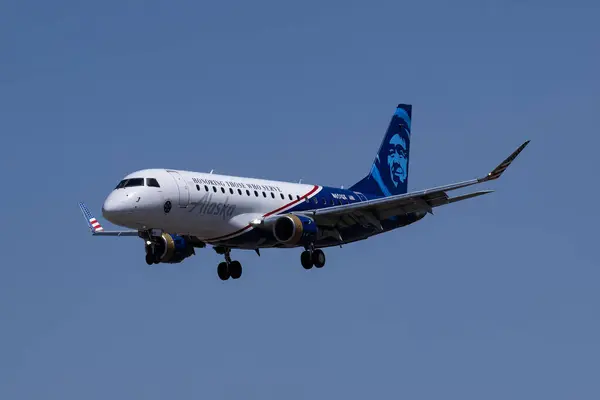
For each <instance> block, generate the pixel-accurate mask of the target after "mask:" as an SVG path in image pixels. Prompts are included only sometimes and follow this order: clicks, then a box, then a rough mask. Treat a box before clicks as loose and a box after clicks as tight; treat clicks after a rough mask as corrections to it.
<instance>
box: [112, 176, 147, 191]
mask: <svg viewBox="0 0 600 400" xmlns="http://www.w3.org/2000/svg"><path fill="white" fill-rule="evenodd" d="M133 186H144V178H130V179H123V180H122V181H121V182H120V183H119V184H118V185H117V187H116V188H115V189H123V188H127V187H133Z"/></svg>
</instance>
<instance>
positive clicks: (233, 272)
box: [229, 261, 242, 279]
mask: <svg viewBox="0 0 600 400" xmlns="http://www.w3.org/2000/svg"><path fill="white" fill-rule="evenodd" d="M229 275H230V276H231V279H239V278H240V276H242V264H240V262H239V261H232V262H231V263H229Z"/></svg>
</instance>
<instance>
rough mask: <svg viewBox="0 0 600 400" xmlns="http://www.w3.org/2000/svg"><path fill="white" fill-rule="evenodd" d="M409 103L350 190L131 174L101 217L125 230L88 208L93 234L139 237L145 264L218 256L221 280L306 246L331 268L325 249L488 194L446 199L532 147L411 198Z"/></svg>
mask: <svg viewBox="0 0 600 400" xmlns="http://www.w3.org/2000/svg"><path fill="white" fill-rule="evenodd" d="M411 122H412V105H410V104H398V106H397V107H396V109H395V112H394V114H393V115H392V118H391V120H390V123H389V125H388V128H387V131H386V132H385V136H384V138H383V141H382V142H381V145H380V147H379V150H378V152H377V154H376V156H375V159H374V160H373V163H372V165H371V169H370V170H369V172H368V174H367V175H366V176H365V177H364V178H363V179H361V180H360V181H358V182H357V183H355V184H354V185H352V186H350V187H349V188H347V189H342V188H335V187H328V186H320V185H311V184H304V183H291V182H281V181H273V180H264V179H254V178H246V177H238V176H228V175H219V174H213V173H212V171H211V172H210V173H202V172H193V171H184V170H176V169H162V168H154V169H143V170H139V171H136V172H133V173H131V174H129V175H126V176H125V177H123V178H122V180H121V181H120V182H119V184H118V185H117V186H116V187H115V188H114V190H112V192H111V193H110V194H109V195H108V197H107V198H106V199H105V201H104V204H103V206H102V215H103V217H104V218H105V219H106V220H108V221H110V222H112V223H113V224H115V225H118V226H121V227H125V228H129V230H119V231H108V230H104V228H103V227H102V225H101V224H100V222H99V221H98V220H97V219H96V218H95V217H94V216H93V215H92V213H91V212H90V210H89V209H88V207H87V206H86V205H85V204H84V203H79V207H80V209H81V212H82V213H83V215H84V217H85V219H86V222H87V223H88V226H89V228H90V230H91V233H92V235H93V236H137V237H139V238H141V239H143V240H144V248H145V253H146V263H147V264H148V265H153V264H159V263H169V264H175V263H180V262H182V261H183V260H185V259H187V258H188V257H191V256H192V255H195V254H196V251H195V249H197V248H206V247H207V246H212V248H213V249H214V250H215V251H216V252H217V253H218V254H220V255H223V256H224V258H225V260H224V261H223V262H221V263H219V264H218V266H217V275H218V277H219V278H220V279H221V280H223V281H225V280H228V279H229V278H231V279H239V278H240V277H241V275H242V265H241V264H240V262H239V261H236V260H232V259H231V251H232V250H234V249H236V250H238V249H239V250H253V251H255V252H256V253H257V254H258V256H260V250H261V249H268V248H303V249H304V250H303V251H302V252H301V255H300V263H301V265H302V266H303V267H304V268H305V269H307V270H308V269H311V268H312V267H313V266H314V267H316V268H322V267H323V266H324V265H325V253H324V252H323V250H322V249H324V248H328V247H332V246H342V245H345V244H348V243H352V242H356V241H359V240H365V239H367V238H369V237H372V236H375V235H379V234H382V233H385V232H389V231H392V230H395V229H397V228H401V227H405V226H408V225H410V224H413V223H415V222H417V221H419V220H421V219H423V218H424V217H425V216H426V215H427V214H432V215H433V209H434V208H436V207H439V206H442V205H446V204H452V203H456V202H458V201H463V200H466V199H470V198H474V197H478V196H482V195H485V194H488V193H492V192H493V190H480V191H476V192H472V193H468V194H463V195H457V196H454V197H450V195H449V194H448V193H449V192H451V191H454V190H456V189H461V188H465V187H468V186H472V185H476V184H480V183H484V182H489V181H493V180H496V179H498V178H500V176H501V175H502V174H503V173H504V171H505V170H506V169H507V168H508V166H509V165H510V164H511V163H512V162H513V161H514V160H515V158H516V157H517V156H518V155H519V154H520V153H521V151H523V149H524V148H525V147H526V146H527V145H528V144H529V140H527V141H525V142H524V143H523V144H522V145H521V146H519V147H518V148H517V149H516V150H515V151H514V152H513V153H512V154H511V155H510V156H509V157H508V158H506V159H505V160H504V161H503V162H502V163H500V164H499V165H498V166H497V167H496V168H494V169H493V170H492V171H491V172H490V173H488V174H487V175H485V176H483V177H480V178H475V179H471V180H466V181H462V182H458V183H453V184H449V185H444V186H439V187H434V188H430V189H425V190H419V191H413V192H408V191H407V184H408V165H409V153H410V139H411Z"/></svg>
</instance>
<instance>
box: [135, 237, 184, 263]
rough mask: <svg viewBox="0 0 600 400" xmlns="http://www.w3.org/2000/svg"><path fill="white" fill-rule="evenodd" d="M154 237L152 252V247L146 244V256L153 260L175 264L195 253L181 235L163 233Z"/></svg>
mask: <svg viewBox="0 0 600 400" xmlns="http://www.w3.org/2000/svg"><path fill="white" fill-rule="evenodd" d="M153 239H154V254H152V247H151V246H146V252H147V254H148V256H150V257H152V256H153V257H152V258H153V260H152V261H153V262H154V263H156V264H158V263H169V264H176V263H180V262H182V261H183V260H184V259H186V258H188V257H190V256H192V255H193V254H195V252H194V246H192V245H191V244H190V243H189V242H188V241H187V240H186V239H185V238H184V237H183V236H179V235H174V234H170V233H163V234H162V235H161V236H159V237H155V238H153ZM148 256H147V258H148Z"/></svg>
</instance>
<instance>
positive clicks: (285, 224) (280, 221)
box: [273, 214, 318, 246]
mask: <svg viewBox="0 0 600 400" xmlns="http://www.w3.org/2000/svg"><path fill="white" fill-rule="evenodd" d="M317 232H318V228H317V224H316V223H315V221H314V220H313V219H312V218H309V217H305V216H304V215H296V214H286V215H282V216H281V217H279V218H277V220H276V221H275V223H274V224H273V236H275V239H277V241H279V242H281V243H283V244H286V245H290V246H293V245H296V244H302V243H308V242H311V241H314V240H315V239H316V237H317Z"/></svg>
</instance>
